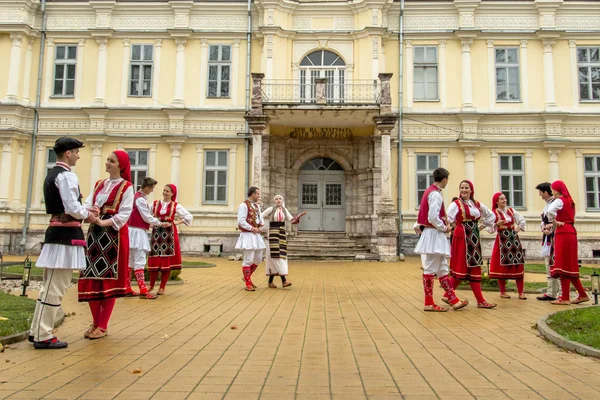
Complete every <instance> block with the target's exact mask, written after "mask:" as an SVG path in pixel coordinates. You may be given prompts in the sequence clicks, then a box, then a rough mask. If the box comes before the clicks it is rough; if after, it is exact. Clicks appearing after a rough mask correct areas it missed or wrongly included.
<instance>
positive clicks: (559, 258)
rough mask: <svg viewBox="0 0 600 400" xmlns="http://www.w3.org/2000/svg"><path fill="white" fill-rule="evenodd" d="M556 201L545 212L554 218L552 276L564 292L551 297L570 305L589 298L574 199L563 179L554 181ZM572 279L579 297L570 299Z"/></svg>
mask: <svg viewBox="0 0 600 400" xmlns="http://www.w3.org/2000/svg"><path fill="white" fill-rule="evenodd" d="M551 188H552V195H553V196H554V199H555V200H554V201H553V202H552V203H551V204H550V207H549V208H548V211H546V215H547V216H549V217H550V218H552V217H553V218H554V222H553V225H554V228H555V229H554V265H552V266H551V268H550V275H551V276H552V277H553V278H560V284H561V290H562V295H561V297H560V298H559V299H557V300H554V301H551V302H550V303H552V304H558V305H568V304H579V303H583V302H586V301H589V300H590V298H589V297H588V295H587V293H586V292H585V289H584V288H583V285H582V284H581V280H580V279H579V263H578V261H577V230H576V229H575V226H574V224H575V202H574V201H573V199H572V198H571V194H570V193H569V189H567V185H565V183H564V182H563V181H554V182H552V185H551ZM571 283H572V284H573V286H575V289H577V293H578V295H579V296H578V297H577V298H576V299H575V300H570V296H569V291H570V286H571Z"/></svg>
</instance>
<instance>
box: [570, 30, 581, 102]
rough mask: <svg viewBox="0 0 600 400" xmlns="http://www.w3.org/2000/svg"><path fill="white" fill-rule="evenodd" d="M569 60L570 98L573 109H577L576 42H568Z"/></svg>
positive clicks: (577, 73)
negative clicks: (571, 98)
mask: <svg viewBox="0 0 600 400" xmlns="http://www.w3.org/2000/svg"><path fill="white" fill-rule="evenodd" d="M569 60H571V96H572V97H573V108H579V69H578V68H577V41H576V40H569Z"/></svg>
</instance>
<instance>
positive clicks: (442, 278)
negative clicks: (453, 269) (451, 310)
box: [438, 275, 460, 305]
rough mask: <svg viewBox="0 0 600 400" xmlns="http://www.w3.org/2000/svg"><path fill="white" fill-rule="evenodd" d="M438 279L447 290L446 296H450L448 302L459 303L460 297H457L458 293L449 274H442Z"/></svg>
mask: <svg viewBox="0 0 600 400" xmlns="http://www.w3.org/2000/svg"><path fill="white" fill-rule="evenodd" d="M438 280H439V281H440V285H442V288H443V289H444V291H445V292H446V296H447V297H448V302H449V303H450V304H452V305H455V304H456V303H458V302H459V301H460V300H459V299H458V297H456V293H454V289H452V283H451V282H450V279H449V278H448V275H444V276H440V277H439V278H438Z"/></svg>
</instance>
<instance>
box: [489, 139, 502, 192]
mask: <svg viewBox="0 0 600 400" xmlns="http://www.w3.org/2000/svg"><path fill="white" fill-rule="evenodd" d="M490 153H491V157H492V168H491V171H492V191H493V192H494V193H496V192H499V191H500V164H499V162H500V161H499V160H498V149H491V150H490Z"/></svg>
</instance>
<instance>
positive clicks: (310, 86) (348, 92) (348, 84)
mask: <svg viewBox="0 0 600 400" xmlns="http://www.w3.org/2000/svg"><path fill="white" fill-rule="evenodd" d="M380 92H381V83H380V82H379V80H378V79H373V80H353V81H350V80H345V81H344V82H333V83H329V82H323V83H321V82H310V81H308V82H303V81H300V80H293V79H289V80H287V79H276V80H263V81H262V94H263V103H284V104H285V103H300V104H302V103H306V104H310V103H316V104H344V103H349V104H352V103H354V104H356V103H360V104H378V103H379V97H380Z"/></svg>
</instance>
